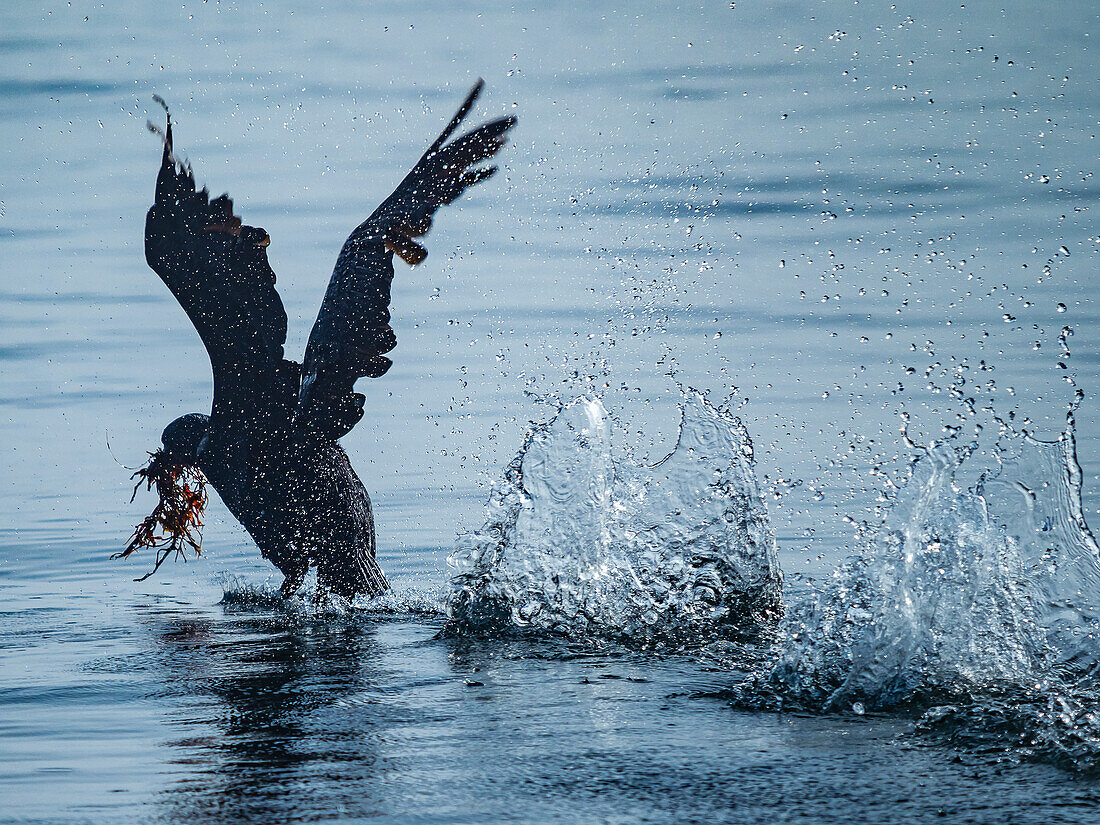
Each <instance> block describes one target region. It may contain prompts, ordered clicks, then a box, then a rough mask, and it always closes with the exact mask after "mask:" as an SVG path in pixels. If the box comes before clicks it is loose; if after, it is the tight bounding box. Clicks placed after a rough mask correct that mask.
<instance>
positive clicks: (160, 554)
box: [111, 450, 207, 582]
mask: <svg viewBox="0 0 1100 825" xmlns="http://www.w3.org/2000/svg"><path fill="white" fill-rule="evenodd" d="M131 478H136V479H137V480H138V481H137V484H135V485H134V494H133V495H132V496H130V501H131V502H132V501H133V500H134V499H135V498H136V497H137V493H138V490H139V489H141V485H142V484H145V489H147V490H152V489H153V488H154V487H156V490H157V495H158V496H159V497H160V501H159V502H157V506H156V508H154V510H153V512H152V513H150V514H149V515H148V516H147V517H146V518H145V520H144V521H142V522H141V524H139V525H137V527H135V528H134V533H133V535H132V536H130V542H129V544H127V545H126V549H125V550H123V551H122V552H121V553H115V554H114V555H113V556H111V559H112V560H114V559H125V558H128V557H129V556H130V555H131V554H132V553H134V552H136V551H138V550H141V549H143V548H148V549H151V550H153V551H155V553H156V562H155V564H154V565H153V569H152V570H150V571H149V572H148V573H146V574H145V575H144V576H142V577H141V578H138V579H134V581H139V582H140V581H145V580H146V579H147V578H149V577H150V576H152V575H153V574H154V573H156V572H157V570H159V569H160V566H161V565H162V564H164V562H166V561H167V560H168V558H169V557H170V556H172V555H175V556H176V557H177V558H182V559H183V560H184V561H186V560H187V552H186V551H187V549H188V548H190V549H192V550H194V552H195V555H196V556H201V555H202V527H203V521H202V515H203V511H204V510H205V509H206V501H207V494H206V483H207V481H206V476H204V475H203V473H202V471H201V470H200V469H199V468H198V467H196V466H194V465H193V464H189V463H186V462H184V461H181V460H180V459H179V458H178V457H176V456H173V455H172V454H170V453H167V452H165V451H164V450H157V451H156V452H155V453H149V463H148V464H146V465H145V466H144V467H142V468H141V469H139V470H138V471H137V472H135V473H134V474H133V475H132V476H131Z"/></svg>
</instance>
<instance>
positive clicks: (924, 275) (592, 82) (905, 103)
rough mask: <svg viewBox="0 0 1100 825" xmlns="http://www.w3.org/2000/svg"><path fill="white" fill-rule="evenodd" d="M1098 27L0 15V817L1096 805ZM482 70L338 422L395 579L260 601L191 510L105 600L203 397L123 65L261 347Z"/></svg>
mask: <svg viewBox="0 0 1100 825" xmlns="http://www.w3.org/2000/svg"><path fill="white" fill-rule="evenodd" d="M1097 18H1098V14H1097V10H1096V7H1095V5H1094V4H1093V3H1090V2H1065V3H1059V4H1050V3H1037V2H1020V3H1013V4H1011V5H1003V6H998V5H987V4H977V3H965V4H964V3H960V2H953V3H946V2H939V0H932V2H923V3H886V2H881V3H880V2H839V1H836V0H824V1H823V2H816V3H776V4H770V5H768V6H767V7H764V5H763V4H757V3H748V2H741V0H738V2H736V3H707V4H699V5H674V4H668V3H652V4H647V5H646V6H645V7H644V8H643V7H640V6H639V7H637V8H628V7H615V6H612V5H610V4H605V3H601V2H595V3H588V4H584V5H583V6H581V5H577V4H550V5H547V6H544V7H537V8H536V7H531V8H520V7H511V8H498V9H486V8H482V7H479V6H476V5H471V4H466V3H447V4H442V3H440V4H431V5H425V6H423V7H419V8H412V7H410V6H409V5H408V4H399V3H382V4H369V5H365V4H359V3H350V2H347V3H332V4H324V5H319V6H314V7H311V8H309V9H306V8H301V7H296V6H295V5H294V4H289V3H281V2H277V3H264V4H262V5H260V4H256V5H252V4H232V3H194V4H192V3H187V4H178V5H169V6H167V7H159V8H158V7H152V6H149V5H148V4H138V3H126V2H120V3H109V4H93V3H82V2H76V1H75V0H74V2H72V3H68V4H61V5H57V6H49V5H40V4H34V3H24V2H19V1H18V0H13V1H12V2H8V3H5V4H3V6H2V7H0V456H2V459H0V460H2V461H3V469H4V473H3V475H2V477H0V611H2V614H3V617H2V620H0V798H2V799H3V800H4V804H3V806H2V807H0V821H11V822H35V823H47V822H57V823H82V822H95V823H101V822H112V823H113V822H120V821H143V822H202V821H209V822H242V821H270V820H272V819H275V818H279V819H283V820H286V821H302V822H307V821H308V822H315V821H381V822H394V823H398V822H401V823H405V822H409V823H413V822H424V823H442V822H455V823H460V822H462V823H465V822H470V823H480V822H497V821H509V822H558V821H560V822H593V823H605V822H607V823H610V822H616V823H617V822H623V823H625V822H693V821H700V822H704V821H705V822H714V821H726V820H730V821H740V822H776V821H780V822H807V823H808V822H822V821H838V820H843V821H846V822H868V823H870V822H882V821H925V820H935V821H948V822H952V821H958V822H964V821H965V822H1043V823H1050V822H1093V821H1095V820H1096V817H1097V808H1098V806H1100V786H1098V785H1097V784H1096V779H1095V777H1096V775H1097V774H1098V773H1100V758H1098V756H1097V754H1098V750H1097V747H1096V742H1097V731H1098V729H1100V724H1098V723H1097V721H1096V720H1097V715H1098V714H1100V700H1098V699H1097V696H1098V691H1097V690H1096V687H1095V684H1094V683H1095V679H1096V665H1095V661H1096V659H1095V649H1096V644H1097V642H1096V634H1095V622H1096V621H1097V613H1098V612H1100V598H1094V597H1095V596H1097V594H1098V593H1100V590H1098V589H1097V586H1096V584H1097V581H1100V579H1098V578H1096V576H1095V563H1096V543H1095V540H1092V537H1091V533H1090V532H1089V528H1088V522H1089V521H1090V520H1091V521H1092V522H1093V523H1094V524H1096V523H1100V438H1098V434H1100V401H1098V396H1100V373H1098V370H1097V365H1098V364H1100V316H1098V312H1097V306H1096V298H1095V295H1096V293H1097V251H1098V245H1100V236H1098V230H1097V221H1096V208H1097V199H1098V196H1100V188H1098V186H1097V182H1096V180H1095V178H1094V172H1095V171H1096V170H1095V167H1096V157H1097V142H1096V130H1097V122H1098V115H1100V100H1098V98H1097V95H1096V91H1095V90H1096V83H1097V79H1098V74H1100V71H1098V70H1100V61H1098V58H1097V54H1096V50H1095V45H1094V44H1093V42H1092V41H1093V39H1094V37H1095V32H1096V31H1097V28H1098V27H1097V25H1096V24H1097V22H1098V20H1097ZM478 76H481V77H484V78H485V80H486V83H487V89H486V94H485V95H484V97H483V100H482V101H481V102H480V103H479V106H478V109H477V116H478V117H486V118H487V117H492V116H496V115H499V114H503V113H515V114H517V115H518V116H519V119H520V121H519V127H518V128H517V130H516V133H515V137H514V140H513V141H512V143H511V144H510V146H509V147H508V148H507V149H506V150H505V152H504V153H503V154H502V156H501V166H502V172H501V174H500V175H498V176H497V177H496V178H494V179H493V180H492V181H491V182H489V183H487V184H485V185H483V186H481V187H478V189H477V190H476V191H475V192H473V193H472V194H471V195H470V196H469V197H468V198H466V199H465V200H463V201H462V202H461V203H459V204H456V205H455V206H452V207H450V208H449V209H448V210H447V211H446V212H441V213H440V215H439V217H438V219H437V221H436V225H435V227H434V229H433V231H432V234H431V235H430V236H429V237H428V239H427V246H428V250H429V257H428V259H427V261H426V262H425V263H424V264H422V265H421V266H420V267H418V268H416V269H412V270H410V269H407V268H402V267H401V265H400V264H399V265H398V274H397V278H396V279H395V281H394V293H393V294H394V299H393V305H392V312H393V316H394V328H395V330H396V333H397V338H398V347H397V349H396V350H395V351H394V353H392V357H393V359H394V362H395V364H394V367H393V369H392V370H391V371H390V372H389V373H388V374H387V375H386V376H385V377H384V378H382V379H379V380H376V381H372V382H368V381H366V380H364V381H362V382H361V383H360V385H359V388H360V389H361V390H362V391H364V392H366V393H367V397H368V402H367V411H366V416H365V418H364V420H363V422H362V423H360V424H359V426H358V427H357V428H356V429H355V430H354V431H353V432H352V433H351V434H350V435H349V436H348V437H347V438H345V439H344V442H343V443H344V445H345V447H346V449H347V451H348V453H349V455H350V456H351V458H352V461H353V463H354V464H355V466H356V468H357V469H358V471H359V474H360V475H361V477H362V478H363V480H364V482H365V483H366V485H367V487H368V489H369V490H370V491H371V494H372V497H373V499H374V503H375V515H376V521H377V527H378V533H379V546H380V559H381V562H382V565H383V567H384V569H385V570H386V572H387V575H388V576H389V578H390V580H391V582H392V583H393V584H394V586H395V591H396V593H395V595H394V596H393V597H392V598H389V599H387V600H385V601H383V602H382V603H378V604H373V605H366V606H360V609H357V610H353V611H332V610H327V611H326V610H320V609H317V608H315V607H314V606H313V605H312V604H310V602H309V601H308V600H306V601H305V602H303V603H302V604H298V605H292V606H290V607H286V606H282V605H279V604H277V603H275V602H274V600H272V599H271V598H270V595H269V594H270V592H271V588H272V587H273V586H276V585H277V584H278V580H277V577H273V575H272V574H273V570H272V569H271V568H270V567H268V566H267V565H266V563H264V562H263V561H262V559H260V557H259V554H258V552H257V551H256V550H255V548H254V547H253V546H252V545H251V543H250V541H249V540H248V538H247V536H246V535H245V534H244V532H243V530H242V529H241V528H240V527H239V526H237V525H236V523H235V522H234V521H233V519H232V518H231V517H230V516H229V515H228V513H227V512H226V511H225V510H224V508H223V507H222V506H221V504H220V502H217V501H214V502H212V504H211V507H210V510H209V512H208V521H207V526H206V530H205V541H204V550H205V555H204V557H203V558H202V559H199V560H191V561H189V562H188V563H186V564H183V563H175V564H170V565H165V567H163V568H162V569H161V571H160V572H159V573H158V575H157V576H155V577H153V578H151V579H149V580H147V581H144V582H141V583H135V582H134V581H133V579H134V578H135V577H137V576H139V575H141V574H142V573H144V572H145V570H146V568H145V567H144V566H143V565H144V562H143V560H141V559H135V560H134V561H133V563H123V562H117V561H116V562H112V561H109V556H110V555H111V554H112V553H113V552H116V551H117V550H118V549H120V548H121V547H122V546H124V544H125V541H126V538H127V536H128V535H129V533H130V531H131V530H132V529H133V525H134V524H136V523H137V522H138V521H140V520H141V518H142V517H143V516H144V515H145V514H146V513H147V512H148V508H149V507H150V506H151V502H150V501H149V497H148V496H147V495H146V496H144V497H143V496H142V495H141V494H140V493H139V496H138V499H137V500H136V501H135V502H134V503H133V504H130V503H129V499H130V492H131V482H130V480H129V475H130V472H131V471H130V470H129V469H127V468H128V467H129V468H132V467H134V466H136V465H139V464H141V463H143V461H144V459H145V453H146V451H147V450H152V449H154V448H155V447H156V446H157V443H158V440H159V436H160V432H161V430H162V429H163V427H164V426H165V424H167V423H168V422H169V421H171V420H172V419H174V418H175V417H176V416H178V415H180V414H182V413H185V412H189V411H192V410H194V411H205V410H206V409H207V408H208V405H209V397H210V377H209V365H208V362H207V361H206V357H205V354H204V352H203V350H202V347H201V344H200V343H199V341H198V338H197V336H196V335H195V333H194V331H193V330H192V329H191V327H190V325H189V323H188V322H187V319H186V317H185V316H184V314H183V312H182V311H181V310H180V309H179V308H178V307H177V306H176V304H175V303H174V301H173V299H172V298H171V296H170V295H169V294H168V293H167V290H165V288H164V287H163V285H162V284H161V283H160V282H159V280H158V279H157V278H156V276H155V275H154V274H153V273H152V272H151V271H149V270H148V268H147V267H146V265H145V262H144V255H143V250H142V229H143V224H144V214H145V211H146V209H147V208H148V206H149V204H150V202H151V197H152V189H153V179H154V175H155V171H156V168H157V164H158V162H159V151H160V150H159V145H158V143H157V141H156V140H155V139H154V138H152V137H151V136H150V135H149V134H148V132H147V131H146V129H145V121H146V119H147V118H150V117H152V118H154V119H155V118H157V117H159V116H160V110H159V107H158V106H157V105H156V104H155V103H154V102H153V95H154V94H159V95H161V96H162V97H164V98H165V99H166V100H167V101H168V102H169V104H170V105H171V107H172V111H173V115H174V119H175V121H176V123H177V130H176V139H177V144H178V147H179V149H180V153H181V154H183V155H184V156H185V157H187V158H188V159H189V160H190V161H191V162H192V163H193V165H194V167H195V170H196V174H197V177H198V178H199V179H200V180H201V181H203V182H205V183H207V184H208V185H209V186H210V188H211V190H212V191H214V192H220V191H223V190H225V191H228V192H229V193H230V194H231V195H232V196H233V197H234V199H235V201H236V204H237V207H238V213H239V214H241V215H242V217H244V218H245V220H246V221H248V222H250V223H253V224H257V225H260V226H263V227H264V228H265V229H267V231H268V232H269V233H270V235H271V237H272V239H273V241H272V245H271V247H270V248H269V254H270V259H271V261H272V265H273V267H274V269H275V271H276V272H277V274H278V277H279V289H280V293H281V294H282V297H283V300H284V303H285V305H286V308H287V311H288V315H289V316H290V319H291V331H290V335H289V338H288V347H287V350H288V353H291V354H295V353H300V352H301V350H302V349H303V347H304V343H305V340H306V337H307V335H308V331H309V328H310V326H311V324H312V321H313V318H314V316H315V313H316V310H317V308H318V306H319V304H320V300H321V296H322V294H323V291H324V288H325V285H326V283H327V279H328V275H329V272H330V270H331V264H332V263H333V262H334V260H335V255H336V252H337V251H338V249H339V246H340V244H341V243H342V241H343V239H344V237H345V236H346V235H347V233H348V232H349V231H350V230H351V228H353V227H354V226H355V225H356V224H357V223H358V222H359V221H360V220H361V219H362V218H363V217H365V216H366V215H367V214H369V213H370V211H371V210H373V208H374V207H375V206H376V205H377V203H379V202H380V201H381V199H383V198H384V197H385V196H386V195H387V194H389V192H390V191H391V190H392V188H393V186H394V185H396V183H397V182H398V181H399V180H400V179H401V177H402V176H403V175H404V174H405V172H406V171H407V170H408V168H409V166H410V164H411V163H413V162H414V161H415V159H416V158H417V157H419V155H420V153H421V152H422V151H423V149H424V148H425V147H426V146H427V145H428V143H429V142H430V141H431V139H432V138H433V137H434V135H435V134H436V133H437V132H438V130H439V129H440V128H441V126H442V124H443V123H444V122H445V121H446V119H447V118H448V117H449V116H450V114H451V113H452V112H453V110H454V108H455V107H456V106H457V105H458V103H459V101H460V100H461V98H462V95H463V94H464V92H465V91H466V89H467V88H468V87H469V85H470V84H471V83H472V82H473V81H474V79H475V78H476V77H478ZM688 388H690V389H688ZM696 391H698V392H696ZM700 394H701V395H700ZM1078 395H1080V399H1078ZM577 399H580V400H577ZM1071 409H1072V420H1071V421H1067V412H1068V411H1070V410H1071ZM560 410H564V411H565V412H564V413H562V412H559V411H560ZM570 410H573V411H574V413H573V414H576V412H577V411H583V412H584V415H583V416H580V417H579V418H576V419H575V420H573V423H572V424H571V425H570V426H569V427H566V426H565V424H569V423H570V419H569V415H570V414H571V413H569V411H570ZM562 415H565V416H566V417H565V418H562V417H561V416H562ZM681 416H683V421H681ZM554 422H559V424H555V423H554ZM555 427H557V429H555ZM578 432H580V433H581V434H582V435H583V436H584V437H583V438H579V437H578V436H577V435H576V434H577V433H578ZM685 432H686V433H687V438H686V439H685ZM540 433H541V434H542V435H541V436H540V435H539V434H540ZM555 433H557V435H555ZM591 433H598V434H599V436H600V437H599V438H598V439H593V438H591V437H590V434H591ZM708 434H710V435H708ZM532 444H535V447H534V448H532ZM750 445H751V446H750ZM681 446H686V447H687V448H690V449H685V450H683V451H681V450H680V447H681ZM746 447H747V448H748V449H747V451H746V449H745V448H746ZM666 456H672V457H674V458H673V459H672V460H665V459H666ZM677 456H678V457H677ZM536 459H537V460H536ZM525 461H526V462H527V465H526V469H524V463H525ZM517 462H518V463H517ZM510 466H518V467H520V468H521V469H522V470H523V475H522V483H519V482H517V480H516V476H515V474H514V473H513V474H512V476H511V477H509V476H507V475H506V468H508V467H510ZM578 468H579V470H580V471H578ZM578 479H579V481H578ZM693 491H697V492H698V497H697V498H696V497H695V496H694V493H693ZM487 501H491V505H490V508H489V510H488V511H487V510H486V502H487ZM494 502H495V504H493V503H494ZM494 506H496V507H497V508H498V509H496V510H494V509H493V507H494ZM764 507H766V510H764V509H763V508H764ZM500 508H503V509H500ZM562 517H564V521H563V520H562ZM494 519H495V521H494ZM494 525H495V526H496V527H497V528H498V529H497V532H495V533H494V532H493V528H494ZM547 525H549V526H547ZM731 525H732V526H731ZM559 528H560V529H559ZM642 528H644V529H642ZM735 528H736V529H735ZM555 530H557V531H558V532H554V531H555ZM547 536H551V537H552V538H553V539H555V540H554V541H549V542H548V541H547V540H546V537H547ZM456 539H457V541H456ZM1090 541H1091V543H1090ZM738 554H740V555H738ZM448 557H450V565H448ZM735 557H736V558H738V559H740V562H741V566H740V567H737V566H736V565H734V566H730V564H729V563H728V562H729V559H730V558H735ZM738 570H739V571H741V572H740V573H738V574H737V575H734V574H735V572H736V571H738ZM746 570H747V571H755V572H752V573H751V575H749V577H748V578H749V579H752V580H754V581H756V582H757V584H758V585H759V586H757V587H756V589H755V590H754V591H753V592H754V593H756V594H757V602H758V603H759V602H760V600H761V599H762V600H763V601H764V602H768V601H769V600H771V599H772V597H773V596H774V594H777V593H778V592H780V590H781V593H782V597H781V599H782V606H783V609H782V610H779V611H776V610H772V611H770V612H769V611H765V612H767V613H769V615H766V616H763V617H758V618H762V622H763V625H764V627H763V628H757V630H756V631H754V633H753V634H751V635H750V636H749V637H746V636H744V635H738V634H737V633H733V632H730V628H731V626H732V627H733V629H734V630H741V629H743V628H741V627H740V626H739V625H738V623H737V622H736V621H735V620H736V618H737V616H738V615H739V612H738V611H740V610H742V609H743V607H737V604H738V602H737V598H738V596H739V594H743V593H744V592H745V581H746V579H745V577H744V575H743V574H744V571H746ZM454 575H457V576H458V578H457V579H456V580H455V581H454V582H452V580H451V577H452V576H454ZM738 575H740V576H741V578H738ZM754 577H755V578H754ZM463 588H465V589H463ZM761 594H763V595H761ZM768 594H771V595H768ZM464 599H465V601H464ZM471 603H472V604H477V605H487V606H489V607H491V608H492V609H489V607H487V608H486V609H485V610H483V611H481V612H479V613H477V614H476V615H475V616H474V618H478V617H484V616H491V618H493V620H494V621H492V622H488V623H481V622H476V621H470V622H466V623H465V625H463V626H462V627H461V628H460V630H458V631H455V630H453V629H452V630H450V631H445V625H446V624H447V621H448V615H450V617H451V618H463V610H464V605H468V604H471ZM471 615H472V614H471ZM466 618H470V616H469V615H467V616H466Z"/></svg>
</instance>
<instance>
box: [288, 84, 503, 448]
mask: <svg viewBox="0 0 1100 825" xmlns="http://www.w3.org/2000/svg"><path fill="white" fill-rule="evenodd" d="M482 86H483V83H482V81H481V80H478V82H477V84H476V85H475V86H474V87H473V89H471V90H470V93H469V94H468V95H467V96H466V100H465V101H463V103H462V105H461V106H460V107H459V109H458V112H456V113H455V116H454V117H453V118H451V122H450V123H449V124H448V125H447V127H446V128H445V129H444V130H443V133H442V134H441V135H440V136H439V137H438V138H436V140H435V142H434V143H432V145H431V147H429V149H428V151H427V152H425V153H424V156H423V157H422V158H420V160H419V162H417V164H416V166H414V167H413V170H412V171H411V172H409V174H408V175H406V176H405V179H404V180H403V181H401V183H400V184H399V185H398V187H397V189H396V190H395V191H394V192H393V194H392V195H390V196H389V197H388V198H386V200H385V201H384V202H383V203H382V205H381V206H379V207H378V208H377V209H376V210H374V213H373V214H372V215H371V216H370V217H369V218H367V219H366V220H365V221H364V222H363V223H362V224H360V225H359V226H358V227H357V228H356V230H355V231H354V232H352V233H351V236H350V237H349V238H348V239H347V241H346V242H345V243H344V247H343V249H342V250H340V257H339V258H338V259H337V261H336V268H335V270H334V271H333V273H332V279H331V280H330V281H329V286H328V291H327V292H326V293H325V300H324V303H323V304H322V305H321V311H320V314H319V315H318V316H317V322H316V323H315V324H314V325H313V331H312V332H311V333H310V336H309V343H308V345H307V346H306V355H305V359H304V361H303V362H302V387H301V393H300V397H299V402H298V423H299V425H300V426H301V427H303V428H304V429H306V430H309V431H312V432H315V433H317V434H318V435H322V436H325V437H328V438H339V437H340V436H342V435H344V434H345V433H347V432H348V431H349V430H351V428H352V427H353V426H355V424H356V422H358V421H359V419H360V418H362V417H363V401H364V398H363V396H362V395H360V394H359V393H356V392H354V391H353V389H352V388H353V385H354V384H355V381H356V379H358V378H360V377H370V378H377V377H379V376H381V375H382V374H384V373H385V372H386V370H388V369H389V368H390V365H391V363H392V362H391V361H390V359H389V358H387V357H386V353H387V352H389V351H390V350H392V349H393V348H394V346H396V344H397V338H396V337H395V336H394V333H393V330H392V329H391V328H390V323H389V322H390V312H389V304H390V283H391V281H392V280H393V274H394V272H393V256H394V255H395V254H396V255H397V256H399V257H400V258H401V259H402V260H404V261H405V262H406V263H407V264H409V265H411V266H415V265H416V264H418V263H420V262H421V261H423V260H424V258H425V257H427V254H428V253H427V250H425V249H424V247H423V246H421V245H420V244H419V243H417V242H416V241H415V240H413V238H417V237H420V236H422V235H424V234H426V233H427V231H428V229H429V228H430V227H431V225H432V216H433V215H434V214H435V212H436V210H437V209H439V207H440V206H443V205H444V204H448V203H451V202H452V201H453V200H455V199H456V198H457V197H458V196H459V195H461V194H462V193H463V192H464V191H465V190H466V189H467V188H468V187H470V186H473V185H474V184H476V183H478V182H480V181H483V180H485V179H486V178H488V177H489V176H490V175H492V174H493V172H495V171H496V167H493V166H478V165H477V164H479V163H481V162H482V161H485V160H487V159H488V158H490V157H492V156H493V155H495V154H496V153H497V152H498V151H499V150H500V148H501V147H502V146H503V145H504V144H505V142H506V139H507V134H508V131H509V130H510V129H511V128H512V127H513V126H515V124H516V119H515V118H514V117H502V118H498V119H497V120H493V121H490V122H489V123H485V124H483V125H481V126H478V127H477V128H476V129H472V130H471V131H469V132H467V133H466V134H464V135H461V136H459V137H457V138H455V139H454V140H449V138H450V137H451V135H452V134H454V132H455V130H456V129H457V128H458V126H459V124H461V123H462V121H463V119H465V117H466V115H467V114H469V112H470V109H471V107H472V106H473V104H474V101H475V100H476V99H477V96H478V95H479V94H480V93H481V88H482Z"/></svg>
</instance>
